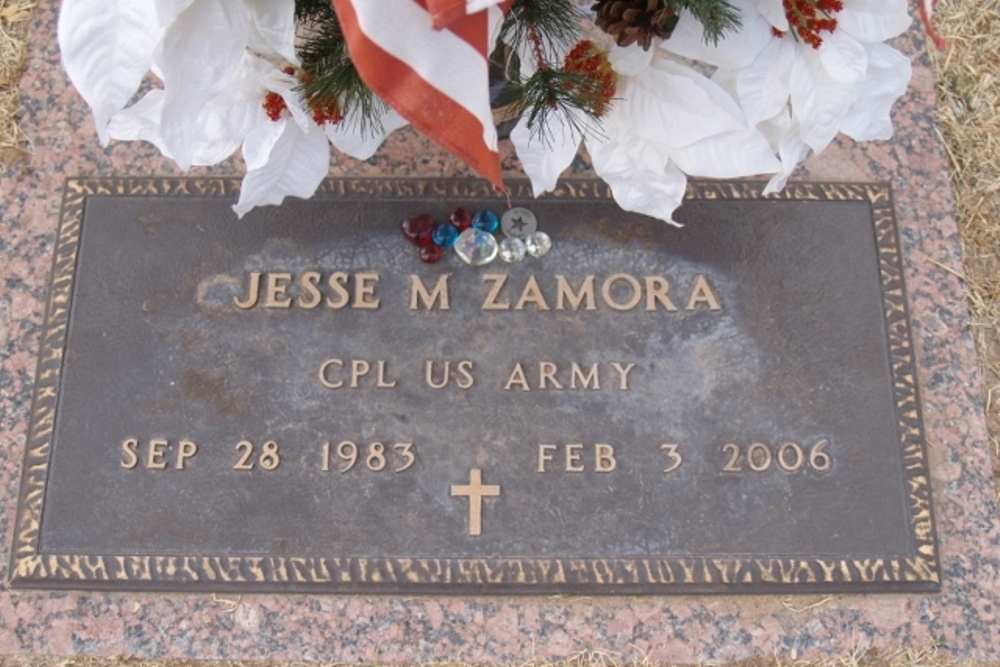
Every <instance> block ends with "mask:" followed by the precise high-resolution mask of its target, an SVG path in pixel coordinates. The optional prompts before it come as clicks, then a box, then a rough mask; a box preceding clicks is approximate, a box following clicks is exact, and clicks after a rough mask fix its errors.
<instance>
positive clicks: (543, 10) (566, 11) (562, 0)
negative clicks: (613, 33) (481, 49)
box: [497, 0, 584, 67]
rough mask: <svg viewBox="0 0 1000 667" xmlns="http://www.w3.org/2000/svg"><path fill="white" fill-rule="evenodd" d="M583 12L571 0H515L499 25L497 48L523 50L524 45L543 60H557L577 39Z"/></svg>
mask: <svg viewBox="0 0 1000 667" xmlns="http://www.w3.org/2000/svg"><path fill="white" fill-rule="evenodd" d="M583 16H584V15H583V13H582V12H581V11H580V9H579V8H578V7H577V6H576V4H575V3H574V2H572V0H515V1H514V3H513V4H512V5H511V7H510V9H509V10H508V11H507V13H506V14H505V15H504V19H503V22H502V23H501V25H500V31H499V34H498V37H497V44H498V48H499V45H500V44H505V45H507V46H508V47H510V49H511V50H512V51H513V52H515V53H523V52H524V51H523V50H522V49H523V47H524V46H526V45H527V46H530V47H531V49H532V50H533V51H535V52H537V53H538V56H540V57H541V59H542V60H543V61H544V62H545V63H546V64H550V63H551V62H552V61H558V60H559V59H560V58H561V55H560V54H562V53H565V52H566V51H567V50H569V48H570V47H571V46H573V44H575V43H576V42H577V41H578V40H579V39H580V35H581V28H580V21H581V19H582V18H583ZM535 65H536V67H538V66H539V63H536V64H535Z"/></svg>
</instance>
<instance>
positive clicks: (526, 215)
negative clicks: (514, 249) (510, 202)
mask: <svg viewBox="0 0 1000 667" xmlns="http://www.w3.org/2000/svg"><path fill="white" fill-rule="evenodd" d="M500 229H502V230H503V233H504V235H505V236H515V237H517V238H519V239H523V238H526V237H528V236H530V235H531V234H534V233H535V230H537V229H538V218H536V217H535V214H534V213H532V212H531V211H529V210H528V209H526V208H512V209H510V210H509V211H507V212H506V213H504V214H503V217H502V218H500Z"/></svg>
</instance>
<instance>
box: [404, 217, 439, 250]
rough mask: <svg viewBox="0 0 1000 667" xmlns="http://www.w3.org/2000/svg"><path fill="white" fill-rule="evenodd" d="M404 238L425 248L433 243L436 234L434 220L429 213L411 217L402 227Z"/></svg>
mask: <svg viewBox="0 0 1000 667" xmlns="http://www.w3.org/2000/svg"><path fill="white" fill-rule="evenodd" d="M401 229H402V231H403V236H405V237H406V240H408V241H409V242H410V243H412V244H413V245H415V246H421V247H422V246H425V245H427V244H428V243H430V242H431V234H433V233H434V218H432V217H431V216H430V215H429V214H427V213H418V214H417V215H411V216H410V217H408V218H407V219H406V220H403V224H402V225H401Z"/></svg>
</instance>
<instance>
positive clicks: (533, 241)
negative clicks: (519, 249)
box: [524, 232, 552, 257]
mask: <svg viewBox="0 0 1000 667" xmlns="http://www.w3.org/2000/svg"><path fill="white" fill-rule="evenodd" d="M524 245H525V247H526V248H527V250H528V254H529V255H531V256H532V257H541V256H542V255H544V254H545V253H547V252H548V251H549V248H551V247H552V239H551V238H549V235H548V234H546V233H545V232H535V233H534V234H532V235H531V236H529V237H528V238H526V239H524Z"/></svg>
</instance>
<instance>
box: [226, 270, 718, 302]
mask: <svg viewBox="0 0 1000 667" xmlns="http://www.w3.org/2000/svg"><path fill="white" fill-rule="evenodd" d="M450 279H451V275H450V274H445V275H441V276H439V277H438V278H437V280H436V282H435V283H434V285H433V286H430V287H429V286H428V285H427V284H425V283H424V281H423V280H422V279H421V278H420V277H419V276H417V275H411V276H410V289H409V294H408V307H409V309H410V310H451V304H452V290H451V280H450ZM243 282H244V284H245V288H244V290H243V292H242V294H241V295H239V296H237V297H234V299H233V304H234V305H235V306H236V307H237V308H239V309H240V310H251V309H256V308H267V309H292V308H299V309H302V310H313V309H315V308H320V307H323V308H329V309H333V310H340V309H342V308H347V307H351V308H356V309H360V310H375V309H378V308H379V306H380V305H381V303H382V300H381V297H380V296H379V294H378V293H377V288H378V283H379V274H378V272H376V271H361V272H357V273H353V274H350V273H347V272H345V271H333V272H328V273H324V272H322V271H318V270H309V271H302V272H298V273H293V272H291V271H268V272H262V271H249V272H247V274H246V278H245V280H244V281H243ZM482 282H483V283H484V284H485V285H486V286H487V289H486V290H485V294H484V295H482V301H481V302H480V309H481V310H485V311H503V310H515V311H517V310H537V311H542V312H544V311H552V310H554V311H566V310H572V311H580V310H583V311H596V310H599V308H598V304H601V305H603V306H606V307H607V308H609V309H611V311H613V312H614V311H618V312H621V311H630V310H635V309H642V310H646V311H667V312H678V311H682V310H683V311H695V310H709V311H721V310H722V304H721V302H720V300H719V297H718V295H717V294H716V292H715V290H714V289H713V288H712V286H711V285H710V284H709V281H708V279H707V278H706V277H705V276H704V275H702V274H697V275H695V276H694V277H693V278H691V279H690V280H688V281H686V282H684V283H683V284H681V285H680V286H679V287H680V288H679V289H677V287H678V286H677V285H671V283H670V281H668V280H667V279H666V278H665V277H663V276H661V275H646V276H634V275H632V274H629V273H615V274H611V275H609V276H607V277H604V278H603V279H602V280H598V277H597V276H595V275H586V276H584V277H583V278H582V279H578V280H576V281H575V282H574V281H571V280H570V279H568V278H567V277H566V276H563V275H556V276H554V278H553V279H552V280H550V281H548V282H547V283H545V284H544V285H543V284H540V283H539V280H538V279H537V278H536V277H535V276H533V275H531V276H528V278H527V279H526V280H524V281H523V283H521V284H517V285H515V284H513V282H514V281H512V280H510V276H508V275H507V274H502V273H486V274H484V275H483V276H482ZM671 288H675V289H674V292H673V293H671Z"/></svg>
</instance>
